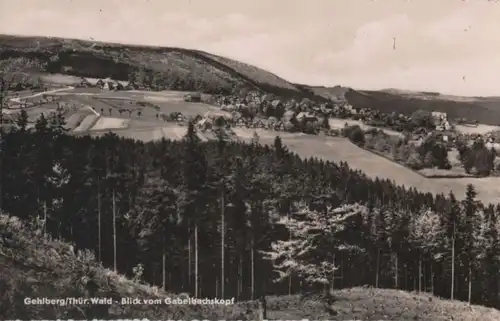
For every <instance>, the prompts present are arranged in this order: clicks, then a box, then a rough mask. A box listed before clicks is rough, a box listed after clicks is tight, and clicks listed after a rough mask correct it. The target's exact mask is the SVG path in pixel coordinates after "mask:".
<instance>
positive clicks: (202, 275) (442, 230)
mask: <svg viewBox="0 0 500 321" xmlns="http://www.w3.org/2000/svg"><path fill="white" fill-rule="evenodd" d="M63 123H64V120H63V118H62V117H60V116H57V115H55V116H53V117H52V118H50V119H46V118H44V117H43V116H42V117H41V118H40V119H39V120H38V121H37V124H36V126H35V131H28V130H27V129H26V120H25V119H23V116H21V117H20V119H19V121H18V125H19V128H17V129H13V130H11V131H9V132H4V133H3V135H2V136H3V137H2V154H3V155H2V167H3V168H2V171H1V173H2V177H1V180H2V210H3V212H5V213H8V214H9V215H15V216H17V217H19V218H21V219H23V220H25V221H29V222H31V223H32V224H35V225H37V224H38V226H40V227H41V229H42V230H43V232H44V233H46V234H47V235H48V236H49V235H50V237H53V238H60V239H63V240H66V241H69V242H73V243H74V244H75V246H76V248H77V249H85V248H87V249H91V250H92V251H94V253H95V256H96V258H97V259H98V260H99V261H102V263H103V264H104V265H105V266H108V267H110V268H114V269H115V270H117V271H119V272H121V273H125V274H128V275H130V276H136V277H137V276H138V277H140V278H141V279H142V280H144V281H145V282H148V283H150V284H155V285H161V286H163V287H164V288H165V289H167V290H168V291H170V292H188V293H190V294H192V295H195V296H198V297H225V298H230V297H235V298H236V299H237V300H248V299H254V298H256V297H257V296H260V295H262V294H264V293H266V294H269V295H270V294H277V295H281V294H289V293H300V292H303V291H305V290H310V289H312V285H311V284H310V281H311V279H310V278H307V279H305V278H302V277H300V276H296V275H292V276H291V277H290V276H288V274H287V273H286V272H285V274H284V280H283V281H282V282H277V283H275V282H273V281H275V280H276V279H277V274H276V272H274V271H273V263H274V265H275V266H276V262H272V261H270V260H269V255H266V253H269V252H272V251H273V249H274V250H276V249H277V248H279V245H280V244H281V245H282V246H283V244H284V246H286V245H287V243H286V242H287V241H288V240H289V237H294V236H293V233H291V232H292V230H293V229H292V228H291V225H289V226H288V227H289V228H288V229H286V228H283V219H284V218H289V220H288V221H290V220H291V219H292V218H293V217H297V218H296V219H295V223H297V221H299V224H298V225H299V226H303V225H304V224H306V223H300V221H301V218H300V217H304V214H305V215H306V216H308V217H309V218H311V219H313V220H315V221H317V222H324V223H325V224H327V223H328V222H330V221H331V220H330V219H328V217H329V216H336V215H341V214H342V213H343V212H345V209H348V211H351V213H350V214H349V217H350V218H352V220H350V221H349V224H348V225H346V226H344V229H342V231H340V230H339V232H340V233H342V234H337V235H336V237H337V238H340V241H341V242H345V243H349V245H350V246H339V247H333V248H332V249H333V250H332V251H331V252H333V253H328V254H329V255H330V257H331V258H332V259H333V260H334V262H335V265H336V266H337V267H338V269H337V270H336V271H335V279H334V282H333V284H330V283H331V282H322V283H325V284H329V285H330V286H332V287H334V288H340V287H352V286H363V285H368V286H374V287H380V288H398V289H402V290H416V291H427V292H433V293H434V294H436V295H439V296H442V297H445V298H454V299H460V300H464V301H470V302H473V303H476V304H484V305H488V306H493V307H498V292H499V291H498V270H499V254H500V244H499V240H498V230H499V223H498V222H497V218H498V216H497V215H498V213H499V212H500V206H494V205H488V204H482V203H480V202H479V201H477V200H476V193H475V191H474V188H473V187H472V186H469V188H468V192H467V195H466V197H465V200H464V201H459V200H457V199H456V198H455V196H454V195H453V194H452V193H450V195H446V196H445V195H437V196H433V195H431V194H423V193H419V192H418V191H416V190H415V189H408V188H405V187H403V186H398V185H396V184H395V183H394V182H390V181H384V180H378V179H376V180H372V179H370V178H368V177H367V176H365V175H364V174H363V173H361V172H359V171H353V170H351V169H350V168H349V166H348V165H347V164H346V163H340V164H335V163H332V162H326V161H322V160H318V159H302V158H300V157H299V156H298V155H296V154H293V153H290V152H289V151H287V149H286V146H283V144H282V143H281V140H280V138H279V137H277V138H276V140H275V143H274V145H273V146H261V145H260V144H259V141H258V140H259V138H258V136H257V135H256V136H255V137H254V140H253V142H252V143H251V144H244V143H239V142H228V141H224V140H223V139H222V138H221V139H219V140H217V141H212V142H201V141H199V139H198V138H197V136H196V135H195V129H194V126H193V125H192V124H190V125H189V127H188V133H187V135H186V137H185V138H184V139H183V140H182V141H170V140H162V141H157V142H150V143H143V142H138V141H134V140H129V139H122V138H119V137H117V136H116V135H114V134H108V135H106V136H104V137H100V138H91V137H74V136H70V135H67V134H66V133H65V132H64V130H63V127H62V125H63ZM221 137H222V136H221ZM460 198H462V197H460ZM339 213H340V214H339ZM325 217H326V219H325ZM285 221H286V220H285ZM306 221H307V220H306ZM44 222H46V224H44ZM307 224H309V223H307ZM346 224H347V223H346ZM296 225H297V224H296ZM310 229H311V230H313V229H316V230H317V229H318V226H317V225H316V226H311V227H310ZM325 230H327V227H326V226H325ZM280 241H282V242H281V243H280ZM283 241H284V242H285V243H283ZM353 248H356V249H357V250H352V249H353ZM283 253H285V252H283ZM289 253H291V252H289ZM271 256H272V255H271ZM324 260H325V257H324V256H317V257H309V258H308V261H307V263H308V264H310V265H311V266H315V265H316V266H322V265H323V263H324V262H323V261H324ZM222 262H223V263H222ZM285 262H288V263H286V264H284V265H282V267H283V266H285V267H286V266H288V270H290V271H293V270H294V268H295V267H296V266H295V267H294V265H295V264H296V263H294V262H296V258H294V257H289V258H288V259H285ZM287 264H288V265H287ZM285 270H287V268H285ZM295 270H296V268H295ZM138 271H143V273H142V274H141V273H139V272H138ZM300 275H304V274H303V273H302V274H300ZM281 276H282V278H283V274H281ZM330 278H331V276H327V279H330Z"/></svg>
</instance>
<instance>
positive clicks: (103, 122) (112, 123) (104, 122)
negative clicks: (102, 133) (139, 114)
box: [92, 117, 129, 130]
mask: <svg viewBox="0 0 500 321" xmlns="http://www.w3.org/2000/svg"><path fill="white" fill-rule="evenodd" d="M128 124H129V120H128V119H124V118H112V117H101V118H99V119H98V120H97V122H96V123H95V125H94V126H93V127H92V130H106V129H124V128H127V127H128Z"/></svg>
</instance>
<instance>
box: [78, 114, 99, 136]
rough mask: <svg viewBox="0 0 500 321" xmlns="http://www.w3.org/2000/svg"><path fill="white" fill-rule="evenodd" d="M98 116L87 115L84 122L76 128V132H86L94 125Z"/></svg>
mask: <svg viewBox="0 0 500 321" xmlns="http://www.w3.org/2000/svg"><path fill="white" fill-rule="evenodd" d="M97 118H98V117H97V116H96V115H93V114H92V115H88V116H87V117H85V118H84V119H83V120H82V122H81V123H80V125H78V127H76V128H75V129H74V132H77V133H78V132H85V131H87V130H89V128H90V127H92V125H93V124H94V122H95V121H96V120H97Z"/></svg>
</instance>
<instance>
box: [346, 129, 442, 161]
mask: <svg viewBox="0 0 500 321" xmlns="http://www.w3.org/2000/svg"><path fill="white" fill-rule="evenodd" d="M344 135H345V136H346V137H347V138H348V139H349V140H351V142H353V143H355V144H356V145H359V146H362V147H365V148H367V149H371V150H375V151H377V152H379V153H382V154H384V155H386V156H387V157H390V158H392V159H393V160H394V161H397V162H399V163H401V164H404V165H406V166H408V167H410V168H412V169H415V170H420V169H423V168H435V167H437V168H440V169H450V168H451V164H450V161H449V159H448V147H447V146H446V144H445V143H444V142H443V141H442V139H440V138H439V137H438V136H435V135H431V136H428V137H426V138H425V139H424V140H423V141H422V144H420V145H419V146H416V145H415V144H414V143H412V142H408V141H406V140H405V139H403V138H400V137H397V136H393V135H389V134H386V133H385V132H383V131H382V130H378V129H370V130H368V131H363V130H362V129H361V128H360V127H359V126H357V125H355V126H349V127H347V128H345V129H344Z"/></svg>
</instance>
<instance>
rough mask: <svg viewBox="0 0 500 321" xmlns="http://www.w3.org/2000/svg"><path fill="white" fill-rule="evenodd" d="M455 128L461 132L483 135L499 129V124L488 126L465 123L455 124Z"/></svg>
mask: <svg viewBox="0 0 500 321" xmlns="http://www.w3.org/2000/svg"><path fill="white" fill-rule="evenodd" d="M455 130H456V131H457V132H459V133H461V134H469V135H472V134H479V135H484V134H487V133H489V132H492V131H498V130H500V126H490V125H482V124H480V125H478V126H477V127H475V126H465V125H455Z"/></svg>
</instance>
